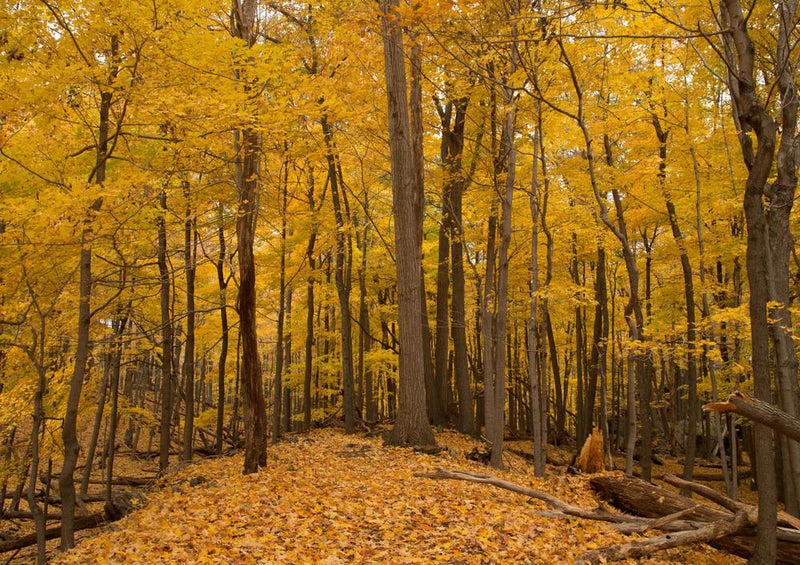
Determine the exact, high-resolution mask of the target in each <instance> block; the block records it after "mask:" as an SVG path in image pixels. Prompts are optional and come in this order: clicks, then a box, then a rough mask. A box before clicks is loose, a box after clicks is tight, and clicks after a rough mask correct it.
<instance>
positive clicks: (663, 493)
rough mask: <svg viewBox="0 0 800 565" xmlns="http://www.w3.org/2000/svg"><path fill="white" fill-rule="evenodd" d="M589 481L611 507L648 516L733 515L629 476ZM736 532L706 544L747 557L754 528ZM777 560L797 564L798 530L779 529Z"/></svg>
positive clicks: (711, 518) (708, 519)
mask: <svg viewBox="0 0 800 565" xmlns="http://www.w3.org/2000/svg"><path fill="white" fill-rule="evenodd" d="M589 484H590V485H591V486H592V488H593V489H595V490H596V491H597V492H599V493H600V494H601V495H602V496H603V498H604V499H605V500H607V501H608V502H610V503H611V504H612V505H613V506H614V507H616V508H618V509H620V510H623V511H625V512H630V513H633V514H638V515H640V516H645V517H647V518H659V517H661V516H668V515H670V514H675V513H676V512H681V511H683V510H687V511H688V513H687V514H686V515H685V517H686V518H687V519H690V520H693V521H697V522H705V523H706V524H712V523H716V522H720V521H729V522H730V521H731V520H732V518H733V514H731V513H730V512H728V511H725V510H718V509H716V508H712V507H711V506H708V505H705V504H698V503H697V501H696V500H692V499H690V498H686V497H685V496H681V495H680V494H678V493H676V492H673V491H670V490H666V489H663V488H660V487H658V486H655V485H653V484H650V483H647V482H645V481H642V480H640V479H635V478H632V477H626V476H622V475H599V476H595V477H592V478H591V479H590V480H589ZM737 531H738V532H740V533H741V534H742V535H730V534H726V535H725V536H724V537H719V538H717V539H712V540H709V541H708V544H709V545H711V546H712V547H716V548H717V549H722V550H724V551H727V552H728V553H732V554H734V555H739V556H741V557H750V556H751V555H752V554H753V548H754V546H755V537H754V529H753V528H751V527H747V528H744V529H740V530H737ZM776 563H779V564H782V565H792V564H795V563H800V532H797V531H796V530H786V529H783V528H779V529H778V555H777V560H776Z"/></svg>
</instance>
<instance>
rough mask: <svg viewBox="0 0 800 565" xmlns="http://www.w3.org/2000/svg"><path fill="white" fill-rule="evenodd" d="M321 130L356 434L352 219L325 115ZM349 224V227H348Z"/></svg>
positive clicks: (347, 422)
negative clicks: (345, 199) (352, 307)
mask: <svg viewBox="0 0 800 565" xmlns="http://www.w3.org/2000/svg"><path fill="white" fill-rule="evenodd" d="M320 122H321V124H322V131H323V134H324V136H325V150H326V153H325V159H326V161H327V163H328V183H329V184H330V187H331V199H332V200H333V213H334V217H335V218H336V255H335V264H336V269H335V270H336V273H335V274H336V294H337V296H338V298H339V310H340V313H341V316H340V318H341V322H340V323H341V334H342V352H341V362H342V384H343V385H344V387H343V388H344V429H345V433H348V434H352V433H354V432H355V429H356V428H355V421H356V407H355V390H354V389H355V387H354V382H353V330H352V315H351V312H350V291H351V289H352V280H351V259H352V253H353V252H352V243H351V239H350V236H348V235H347V231H348V229H349V223H350V218H349V215H348V217H345V212H346V211H345V210H344V206H343V205H342V204H343V203H342V196H343V195H342V194H340V191H344V186H341V187H340V186H339V180H340V179H339V175H338V174H337V168H336V165H337V163H336V156H335V154H334V145H333V129H332V128H331V126H330V124H329V123H328V117H327V116H325V115H323V116H322V119H321V120H320ZM345 221H346V222H347V224H348V225H347V226H346V225H345Z"/></svg>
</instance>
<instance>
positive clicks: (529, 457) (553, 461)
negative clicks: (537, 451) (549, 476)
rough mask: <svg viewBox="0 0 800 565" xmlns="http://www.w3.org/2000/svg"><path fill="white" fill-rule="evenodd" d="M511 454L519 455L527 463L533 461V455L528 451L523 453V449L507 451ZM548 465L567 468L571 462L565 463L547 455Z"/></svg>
mask: <svg viewBox="0 0 800 565" xmlns="http://www.w3.org/2000/svg"><path fill="white" fill-rule="evenodd" d="M506 451H508V452H509V453H513V454H514V455H518V456H519V457H522V458H523V459H524V460H525V461H533V453H528V452H527V451H522V450H521V449H513V448H509V449H506ZM547 464H548V465H553V466H555V467H566V466H567V465H569V461H564V460H563V459H559V458H557V457H555V456H553V455H550V454H549V453H548V454H547Z"/></svg>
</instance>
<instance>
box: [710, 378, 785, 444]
mask: <svg viewBox="0 0 800 565" xmlns="http://www.w3.org/2000/svg"><path fill="white" fill-rule="evenodd" d="M703 411H704V412H720V413H723V414H724V413H727V412H735V413H736V414H740V415H742V416H744V417H745V418H748V419H750V420H753V421H754V422H758V423H759V424H764V425H765V426H768V427H770V428H772V429H773V430H775V431H776V432H778V433H781V434H783V435H785V436H786V437H788V438H791V439H793V440H794V441H797V442H800V420H798V419H797V418H793V417H792V416H790V415H789V414H787V413H786V412H784V411H783V410H780V409H779V408H777V407H775V406H773V405H772V404H770V403H768V402H764V401H763V400H759V399H757V398H753V397H752V396H750V395H747V394H745V393H743V392H738V391H737V392H733V393H732V394H731V395H730V396H729V397H728V401H727V402H712V403H710V404H705V405H704V406H703Z"/></svg>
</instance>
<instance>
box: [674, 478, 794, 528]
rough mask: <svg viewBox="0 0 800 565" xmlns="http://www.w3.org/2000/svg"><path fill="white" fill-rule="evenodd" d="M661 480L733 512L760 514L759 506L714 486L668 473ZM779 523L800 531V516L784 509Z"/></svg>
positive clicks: (779, 517)
mask: <svg viewBox="0 0 800 565" xmlns="http://www.w3.org/2000/svg"><path fill="white" fill-rule="evenodd" d="M661 480H663V481H664V482H665V483H667V484H668V485H672V486H674V487H678V488H681V489H686V490H689V491H691V492H693V493H695V494H699V495H700V496H702V497H703V498H707V499H708V500H710V501H712V502H716V503H717V504H719V505H720V506H722V507H723V508H727V509H728V510H730V511H731V512H739V511H741V510H744V511H746V512H748V513H749V515H750V516H752V517H757V516H758V508H757V507H755V506H753V505H751V504H745V503H744V502H739V501H738V500H733V499H732V498H729V497H727V496H725V495H724V494H722V493H721V492H717V491H715V490H714V489H713V488H710V487H707V486H705V485H700V484H697V483H694V482H692V481H686V480H684V479H681V478H680V477H676V476H675V475H670V474H666V475H664V476H663V477H662V478H661ZM778 524H779V525H781V526H788V527H790V528H794V529H795V530H798V531H800V518H796V517H794V516H792V515H791V514H788V513H786V512H784V511H783V510H778Z"/></svg>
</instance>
